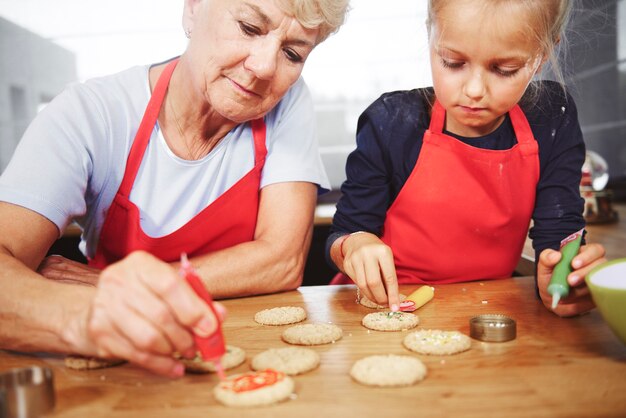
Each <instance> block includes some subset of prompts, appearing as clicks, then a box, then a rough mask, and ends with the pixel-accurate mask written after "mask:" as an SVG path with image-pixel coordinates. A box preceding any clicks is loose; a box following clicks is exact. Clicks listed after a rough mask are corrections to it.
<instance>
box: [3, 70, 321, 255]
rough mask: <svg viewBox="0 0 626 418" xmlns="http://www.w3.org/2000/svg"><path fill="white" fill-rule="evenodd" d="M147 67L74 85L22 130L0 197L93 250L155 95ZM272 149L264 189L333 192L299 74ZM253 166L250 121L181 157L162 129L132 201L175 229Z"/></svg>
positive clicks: (276, 117) (279, 110)
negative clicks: (287, 185) (69, 231)
mask: <svg viewBox="0 0 626 418" xmlns="http://www.w3.org/2000/svg"><path fill="white" fill-rule="evenodd" d="M148 70H149V66H137V67H133V68H130V69H128V70H126V71H123V72H121V73H118V74H114V75H111V76H107V77H102V78H97V79H93V80H89V81H87V82H86V83H84V84H75V85H72V86H70V87H68V88H67V89H66V90H65V91H64V92H63V93H61V94H60V95H59V96H57V97H56V98H55V99H54V100H53V101H52V102H50V104H49V105H48V106H46V108H45V109H44V110H42V111H41V112H40V113H39V115H37V117H36V118H35V120H34V121H33V122H32V123H31V125H30V126H29V127H28V129H27V130H26V132H25V134H24V136H23V138H22V140H21V141H20V144H19V145H18V147H17V149H16V151H15V154H14V156H13V158H12V160H11V162H10V163H9V165H8V167H7V168H6V170H5V171H4V173H2V176H0V201H6V202H10V203H14V204H17V205H20V206H23V207H26V208H28V209H31V210H33V211H35V212H37V213H40V214H41V215H43V216H45V217H46V218H48V219H50V220H51V221H52V222H53V223H55V224H56V225H57V227H58V228H59V231H63V230H64V229H65V228H66V227H67V225H68V224H70V223H71V222H72V221H76V222H77V223H78V224H79V225H80V226H81V227H82V228H83V235H82V242H81V250H82V251H83V253H84V254H85V255H86V256H87V257H93V256H94V255H95V250H96V245H97V242H98V238H99V236H100V229H101V227H102V224H103V223H104V220H105V216H106V213H107V210H108V208H109V206H110V204H111V202H112V201H113V198H114V196H115V193H116V192H117V190H118V188H119V185H120V183H121V181H122V178H123V176H124V171H125V166H126V159H127V157H128V153H129V151H130V146H131V144H132V142H133V139H134V137H135V133H136V132H137V128H138V126H139V123H140V121H141V119H142V117H143V113H144V111H145V109H146V106H147V104H148V101H149V99H150V95H151V92H150V85H149V80H148ZM265 124H266V126H267V140H266V146H267V150H268V154H267V158H266V162H265V166H264V169H263V172H262V176H261V186H260V187H264V186H267V185H269V184H274V183H280V182H289V181H303V182H310V183H314V184H317V185H319V186H320V188H321V189H329V188H330V185H329V182H328V178H327V177H326V173H325V171H324V167H323V165H322V162H321V158H320V155H319V151H318V144H317V137H316V128H315V115H314V113H313V104H312V100H311V97H310V94H309V91H308V89H307V87H306V84H305V83H304V81H303V80H302V78H300V79H299V80H298V81H297V82H296V83H295V84H294V85H293V86H292V87H291V89H289V91H288V92H287V94H286V95H285V97H283V99H282V100H281V101H280V102H279V103H278V105H277V106H276V107H275V108H274V109H273V110H272V111H270V112H269V113H268V114H267V115H266V116H265ZM253 165H254V142H253V139H252V130H251V128H250V126H249V124H247V123H246V124H242V125H239V126H237V127H235V128H234V129H233V130H232V131H230V132H229V133H228V134H227V135H226V137H225V138H223V139H222V140H221V141H220V143H219V144H218V145H217V146H216V147H215V148H214V149H213V150H212V151H211V152H210V153H209V154H208V155H207V156H206V157H204V158H202V159H201V160H197V161H186V160H183V159H181V158H179V157H177V156H176V155H174V153H173V152H172V151H171V150H170V149H169V147H168V145H167V143H166V142H165V139H164V138H163V135H162V133H161V131H160V129H159V126H158V124H157V126H155V128H154V130H153V132H152V136H151V138H150V143H149V145H148V147H147V149H146V153H145V155H144V158H143V160H142V163H141V167H140V168H139V172H138V173H137V178H136V179H135V183H134V186H133V189H132V191H131V195H130V199H131V201H132V202H133V203H135V204H136V205H137V206H138V207H139V209H140V216H141V226H142V229H143V230H144V231H145V232H146V234H148V235H150V236H153V237H159V236H164V235H167V234H169V233H170V232H173V231H174V230H176V229H178V228H179V227H181V226H182V225H184V224H185V223H186V222H187V221H189V220H190V219H191V218H192V217H193V216H195V215H196V214H197V213H199V212H200V211H202V210H203V209H204V208H205V207H206V206H208V205H209V204H210V203H211V202H213V201H214V200H215V199H216V198H217V197H219V196H220V195H221V194H222V193H224V192H225V191H226V190H228V189H229V188H230V187H231V186H232V185H233V184H234V183H235V182H236V181H237V180H239V179H240V178H241V177H243V176H244V175H245V174H246V173H247V172H248V171H250V169H251V168H252V167H253Z"/></svg>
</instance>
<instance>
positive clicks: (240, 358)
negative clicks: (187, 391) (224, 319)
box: [180, 345, 246, 373]
mask: <svg viewBox="0 0 626 418" xmlns="http://www.w3.org/2000/svg"><path fill="white" fill-rule="evenodd" d="M245 360H246V352H245V351H244V350H242V349H241V348H239V347H235V346H234V345H227V346H226V352H225V353H224V355H223V356H222V358H221V359H220V362H221V363H222V367H223V368H224V370H229V369H232V368H235V367H237V366H239V365H240V364H241V363H243V362H244V361H245ZM180 361H181V362H182V363H183V364H184V365H185V371H187V372H190V373H215V372H217V370H216V369H215V364H214V363H213V362H212V361H204V360H203V359H202V356H201V355H200V353H197V354H196V356H195V357H194V358H192V359H186V358H181V359H180Z"/></svg>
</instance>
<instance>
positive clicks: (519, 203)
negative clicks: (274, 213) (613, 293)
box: [333, 102, 539, 284]
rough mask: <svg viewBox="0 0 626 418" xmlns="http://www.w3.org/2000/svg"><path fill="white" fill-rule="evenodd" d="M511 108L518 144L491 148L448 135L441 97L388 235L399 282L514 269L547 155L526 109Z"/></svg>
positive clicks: (492, 275) (487, 275) (388, 222)
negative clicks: (541, 164) (542, 154)
mask: <svg viewBox="0 0 626 418" xmlns="http://www.w3.org/2000/svg"><path fill="white" fill-rule="evenodd" d="M509 114H510V117H511V122H512V125H513V129H514V131H515V135H516V138H517V144H515V145H514V146H513V147H512V148H511V149H508V150H487V149H481V148H476V147H472V146H471V145H468V144H465V143H463V142H461V141H459V140H458V139H456V138H453V137H451V136H449V135H444V134H443V127H444V123H445V109H444V108H443V107H442V106H441V105H440V104H439V102H435V105H434V106H433V114H432V118H431V122H430V127H429V129H428V131H426V133H425V135H424V141H423V144H422V148H421V151H420V154H419V158H418V160H417V163H416V164H415V167H414V168H413V171H412V173H411V175H410V176H409V178H408V179H407V182H406V183H405V185H404V186H403V187H402V190H400V193H399V194H398V196H397V198H396V200H395V201H394V203H393V204H392V205H391V207H390V208H389V210H388V211H387V216H386V219H385V224H384V227H383V235H382V237H381V239H382V240H383V242H385V243H386V244H387V245H389V246H390V247H391V249H392V251H393V255H394V262H395V266H396V273H397V276H398V282H399V283H405V284H406V283H456V282H464V281H470V280H480V279H498V278H505V277H510V276H511V274H512V273H513V270H514V268H515V266H516V265H517V262H518V260H519V257H520V255H521V253H522V247H523V245H524V241H525V239H526V235H527V233H528V227H529V224H530V219H531V217H532V212H533V208H534V206H535V194H536V186H537V181H538V180H539V155H538V146H537V141H536V140H535V139H534V136H533V134H532V131H531V129H530V126H529V124H528V121H527V120H526V117H525V116H524V113H523V112H522V110H521V109H520V107H519V106H517V105H516V106H515V107H514V108H513V109H511V111H510V113H509ZM344 279H347V278H345V277H344ZM348 280H349V279H348ZM340 282H341V283H343V282H342V281H340V280H339V279H338V278H336V279H335V280H333V283H340ZM347 283H351V281H349V282H347Z"/></svg>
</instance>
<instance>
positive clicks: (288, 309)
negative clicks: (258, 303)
mask: <svg viewBox="0 0 626 418" xmlns="http://www.w3.org/2000/svg"><path fill="white" fill-rule="evenodd" d="M305 319H306V311H305V310H304V309H302V308H300V307H298V306H281V307H279V308H271V309H263V310H262V311H259V312H257V313H256V314H254V320H255V321H256V322H258V323H259V324H263V325H286V324H294V323H296V322H300V321H304V320H305Z"/></svg>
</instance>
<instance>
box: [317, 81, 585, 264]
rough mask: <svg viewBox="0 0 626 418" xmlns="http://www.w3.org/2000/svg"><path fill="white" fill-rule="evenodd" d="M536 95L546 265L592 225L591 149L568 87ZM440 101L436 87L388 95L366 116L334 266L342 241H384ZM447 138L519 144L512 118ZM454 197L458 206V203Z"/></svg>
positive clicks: (540, 246)
mask: <svg viewBox="0 0 626 418" xmlns="http://www.w3.org/2000/svg"><path fill="white" fill-rule="evenodd" d="M529 91H536V92H538V93H537V95H536V97H532V98H530V97H525V98H523V99H522V101H521V102H520V107H521V108H522V110H523V111H524V114H525V115H526V118H527V119H528V122H529V124H530V127H531V130H532V132H533V135H534V137H535V139H536V140H537V143H538V146H539V165H540V177H539V181H538V183H537V189H536V201H535V208H534V211H533V215H532V218H533V227H532V228H531V230H530V238H531V239H532V241H533V247H534V249H535V254H536V257H537V258H538V257H539V254H540V253H541V251H542V250H544V249H546V248H553V249H558V248H559V245H560V242H561V240H562V239H563V238H565V237H566V236H568V235H570V234H571V233H573V232H575V231H578V230H580V229H582V228H583V227H584V225H585V221H584V218H583V216H582V213H583V204H584V201H583V199H582V198H581V196H580V189H579V185H580V179H581V167H582V164H583V162H584V159H585V144H584V142H583V137H582V133H581V130H580V125H579V123H578V113H577V110H576V105H575V103H574V100H573V99H572V97H571V96H569V95H566V94H564V92H563V89H562V87H561V85H559V84H558V83H556V82H552V81H540V82H533V85H532V86H531V89H529ZM432 100H433V90H432V88H428V89H415V90H410V91H396V92H391V93H385V94H383V95H382V96H381V97H380V98H379V99H377V100H376V101H375V102H374V103H372V104H371V105H370V106H369V107H368V108H367V109H366V110H365V111H364V112H363V113H362V114H361V116H360V117H359V121H358V126H357V136H356V142H357V147H356V150H354V151H353V152H352V153H351V154H350V155H349V156H348V159H347V163H346V175H347V179H346V181H345V182H344V183H343V185H342V186H341V192H342V196H341V198H340V200H339V202H338V203H337V211H336V213H335V216H334V218H333V225H332V227H331V231H330V236H329V237H328V239H327V242H326V256H327V259H328V260H329V263H330V264H331V265H332V266H333V267H334V265H333V263H332V261H331V260H330V246H331V245H332V243H333V242H334V241H335V239H337V238H338V237H339V236H341V235H344V234H346V233H351V232H355V231H368V232H371V233H373V234H376V235H378V236H381V235H382V229H383V225H384V222H385V217H386V214H387V210H388V209H389V207H390V206H391V204H392V203H393V202H394V200H395V199H396V197H397V196H398V193H399V192H400V190H401V189H402V187H403V186H404V184H405V182H406V181H407V179H408V177H409V175H410V174H411V172H412V171H413V168H414V167H415V164H416V162H417V159H418V157H419V153H420V149H421V146H422V139H423V137H424V132H425V131H426V130H427V129H428V127H429V124H430V104H429V102H432ZM444 132H445V131H444ZM445 133H446V134H448V135H451V136H453V137H455V138H457V139H458V140H460V141H463V142H464V143H466V144H469V145H471V146H474V147H478V148H483V149H492V150H505V149H509V148H511V147H513V146H514V145H515V144H516V143H517V141H516V139H515V134H514V131H513V125H512V123H511V120H510V118H509V117H508V115H507V117H506V119H505V120H504V122H503V123H502V124H501V125H500V126H499V127H498V128H497V129H496V130H495V131H494V132H492V133H490V134H488V135H485V136H483V137H478V138H465V137H461V136H458V135H455V134H452V133H450V132H445ZM450 169H451V170H453V169H454V167H451V168H450ZM442 193H446V191H445V190H442ZM449 198H450V204H455V198H454V196H453V195H451V196H449ZM416 216H419V214H417V215H416ZM485 216H488V214H485ZM470 239H471V237H470Z"/></svg>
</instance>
